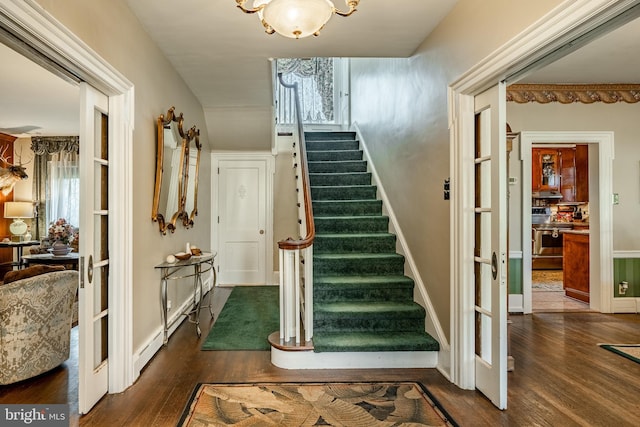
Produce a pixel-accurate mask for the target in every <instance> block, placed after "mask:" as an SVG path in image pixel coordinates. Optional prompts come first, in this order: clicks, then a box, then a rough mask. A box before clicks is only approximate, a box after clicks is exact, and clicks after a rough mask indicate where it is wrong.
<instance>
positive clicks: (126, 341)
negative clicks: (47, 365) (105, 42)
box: [0, 2, 135, 413]
mask: <svg viewBox="0 0 640 427" xmlns="http://www.w3.org/2000/svg"><path fill="white" fill-rule="evenodd" d="M2 12H3V13H2V14H0V29H1V30H2V32H0V41H1V42H2V43H3V44H6V45H8V46H10V47H11V48H13V49H14V50H16V51H17V52H19V53H21V54H23V55H24V56H25V57H27V58H28V59H30V60H31V61H33V62H36V63H38V64H40V65H42V66H43V67H44V68H45V69H47V70H49V71H51V72H53V73H54V74H56V75H58V76H61V77H63V78H64V79H67V80H71V81H74V82H76V83H78V84H79V83H80V82H90V84H91V86H93V87H94V88H96V89H97V90H99V91H101V92H103V93H104V94H106V95H107V96H108V104H109V105H108V107H109V111H110V119H109V122H108V133H105V135H107V134H108V138H106V139H105V140H106V141H108V147H109V149H108V159H109V162H110V163H111V165H112V167H111V168H109V171H108V173H107V174H104V175H102V178H103V179H104V180H108V182H109V190H110V192H109V194H110V198H109V207H108V209H107V212H106V213H108V215H106V213H105V216H106V217H108V218H107V219H105V220H104V222H106V223H107V225H108V228H109V229H110V230H111V233H110V235H109V239H108V244H109V246H110V247H117V250H113V251H111V255H112V256H111V258H110V260H109V267H108V268H109V280H108V289H109V292H108V297H107V306H108V307H109V316H108V320H107V321H106V323H107V325H106V326H107V327H106V328H105V329H103V330H108V331H109V332H108V342H109V349H108V358H109V360H110V369H109V373H108V390H109V392H110V393H116V392H121V391H123V390H124V389H126V388H127V387H128V386H129V385H131V384H132V383H133V381H134V379H135V375H134V364H133V350H132V337H133V331H132V314H133V312H132V288H133V286H132V281H133V279H132V271H133V268H132V267H133V262H132V259H133V247H132V242H131V239H130V236H131V234H132V233H131V232H132V225H131V224H132V223H133V220H132V190H133V173H132V171H133V167H132V166H133V163H132V157H133V155H132V153H133V149H132V148H133V127H134V126H133V111H134V97H133V84H131V82H129V81H128V80H127V79H125V78H124V77H123V76H122V75H120V74H119V73H118V72H117V71H115V69H114V68H113V67H112V66H111V65H109V64H108V63H107V62H105V61H104V60H103V59H102V58H101V57H100V56H98V55H97V54H96V53H95V52H94V51H92V50H90V49H89V48H88V47H87V45H86V44H85V43H84V42H82V41H81V40H80V39H79V38H77V37H75V36H74V35H73V34H72V33H71V32H69V31H68V30H66V28H65V27H64V26H63V25H62V24H60V23H59V22H58V21H57V20H55V18H53V17H52V16H51V15H49V14H47V13H46V12H44V10H43V9H41V8H39V7H38V6H37V5H34V4H31V3H28V2H5V3H3V4H2ZM69 70H73V72H71V71H69ZM79 110H80V108H78V111H79ZM87 129H88V128H87ZM116 136H117V139H118V140H117V144H116V143H113V140H114V139H115V138H116ZM81 180H82V178H81ZM116 195H117V197H116ZM99 214H100V215H102V214H103V213H102V212H100V213H99ZM86 250H87V251H89V250H91V251H92V250H93V248H86ZM81 252H82V249H81ZM86 261H89V260H88V259H87V260H86ZM94 267H95V268H98V269H100V268H101V267H102V266H101V265H100V262H98V264H97V265H95V264H94ZM81 272H82V273H81V275H82V276H83V277H84V276H85V273H86V271H85V269H83V268H81ZM98 274H99V273H98ZM81 305H82V303H81ZM81 313H84V310H82V307H81ZM103 326H104V325H103ZM116 331H117V333H115V332H116ZM80 345H82V343H80ZM92 350H93V349H92ZM90 407H91V406H88V407H86V408H84V409H83V408H80V412H81V413H85V412H87V411H88V410H89V409H90Z"/></svg>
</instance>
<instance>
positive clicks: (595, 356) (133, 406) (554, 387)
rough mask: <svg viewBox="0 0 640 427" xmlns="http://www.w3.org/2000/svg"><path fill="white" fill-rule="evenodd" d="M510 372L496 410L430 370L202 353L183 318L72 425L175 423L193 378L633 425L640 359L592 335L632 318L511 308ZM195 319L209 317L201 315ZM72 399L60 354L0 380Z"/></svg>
mask: <svg viewBox="0 0 640 427" xmlns="http://www.w3.org/2000/svg"><path fill="white" fill-rule="evenodd" d="M511 319H512V320H513V328H512V331H511V338H512V343H511V348H512V353H513V355H514V357H515V371H513V372H510V373H509V408H508V409H507V410H506V411H499V410H497V409H495V408H494V407H493V405H492V404H491V403H490V402H489V401H488V400H487V399H486V398H485V397H484V396H483V395H482V394H481V393H480V392H478V391H473V390H471V391H470V390H460V389H459V388H457V387H456V386H455V385H453V384H451V383H450V382H449V381H448V380H447V379H445V378H444V377H443V376H442V375H441V374H440V373H439V372H438V371H437V370H435V369H388V370H337V371H328V370H327V371H324V370H312V371H290V370H284V369H279V368H276V367H274V366H273V365H271V363H270V357H269V352H264V351H246V352H238V351H235V352H225V351H208V352H207V351H200V344H201V341H202V340H203V339H204V335H203V338H201V339H197V338H196V336H195V333H194V331H193V325H192V324H189V323H184V324H183V325H181V326H180V328H179V329H178V330H177V331H176V333H175V334H174V335H173V336H172V337H171V340H170V341H169V345H168V346H167V347H166V348H164V349H162V350H161V351H160V352H158V354H157V355H156V357H155V358H154V359H153V360H152V361H151V362H150V363H149V365H148V366H147V367H146V368H145V370H144V371H143V373H142V375H141V377H140V378H139V379H138V381H137V382H136V383H135V384H134V385H133V386H132V387H130V388H129V389H128V390H126V391H125V392H124V393H121V394H117V395H108V396H105V397H104V398H103V399H102V400H101V401H100V402H99V403H98V405H97V406H96V407H95V408H94V409H93V410H92V411H91V412H90V413H89V414H88V415H85V416H82V417H80V418H78V416H77V404H72V406H71V411H72V412H73V413H74V416H73V417H72V423H71V425H77V424H78V423H79V424H80V425H82V426H114V425H119V426H173V425H175V424H176V422H177V421H178V419H179V418H180V414H181V413H182V410H183V409H184V406H185V404H186V402H187V400H188V399H189V396H190V394H191V392H192V391H193V388H194V387H195V385H196V384H197V383H200V382H223V383H233V382H252V381H266V382H275V381H350V380H354V381H360V380H362V381H375V380H411V381H420V382H422V383H423V384H424V385H426V386H427V388H428V389H429V390H430V391H431V392H432V393H433V394H434V395H435V397H436V398H437V399H438V400H439V401H440V402H441V403H442V405H443V406H444V407H445V408H446V410H447V411H448V412H449V413H450V414H451V416H452V417H453V418H454V419H455V420H456V421H457V422H458V423H459V424H460V425H461V426H635V425H638V424H640V399H639V396H640V364H638V363H634V362H632V361H630V360H628V359H625V358H623V357H621V356H618V355H616V354H614V353H612V352H609V351H606V350H604V349H602V348H600V347H598V346H597V345H596V344H597V343H602V342H608V343H638V342H640V316H639V315H635V314H630V315H606V314H599V313H543V314H533V315H529V316H522V315H520V316H518V315H515V316H511ZM202 322H203V324H202V326H203V329H204V330H207V329H208V326H209V325H210V322H209V320H208V318H207V317H206V316H205V314H204V313H203V314H202ZM76 399H77V365H75V364H74V362H72V361H70V362H67V363H66V364H65V365H63V366H62V367H60V368H57V369H56V370H54V371H52V372H50V373H48V374H45V375H43V376H41V377H39V378H35V379H32V380H28V381H24V382H22V383H19V384H16V385H12V386H4V387H0V404H2V403H26V402H29V403H64V402H69V401H71V402H75V400H76Z"/></svg>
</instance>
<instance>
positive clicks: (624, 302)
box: [612, 297, 640, 313]
mask: <svg viewBox="0 0 640 427" xmlns="http://www.w3.org/2000/svg"><path fill="white" fill-rule="evenodd" d="M612 306H613V307H612V311H613V313H640V298H633V297H627V298H613V302H612Z"/></svg>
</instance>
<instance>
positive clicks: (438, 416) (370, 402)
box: [178, 382, 458, 427]
mask: <svg viewBox="0 0 640 427" xmlns="http://www.w3.org/2000/svg"><path fill="white" fill-rule="evenodd" d="M178 425H179V426H183V427H195V426H198V427H202V426H228V425H234V426H240V425H242V426H249V425H251V426H267V425H274V426H275V425H278V426H290V427H293V426H350V427H360V426H362V427H371V426H401V425H402V426H457V425H458V424H456V422H455V421H453V419H452V418H451V417H450V416H449V414H447V411H445V410H444V408H443V407H442V406H441V405H440V403H439V402H438V401H437V400H436V399H435V398H434V397H433V395H432V394H431V393H430V392H429V391H428V390H427V388H426V387H424V386H423V385H422V384H420V383H417V382H382V383H376V382H372V383H369V382H364V383H306V384H305V383H279V384H278V383H258V384H199V385H198V386H197V387H196V389H195V391H194V392H193V394H192V396H191V400H190V401H189V403H188V404H187V406H186V408H185V410H184V412H183V415H182V418H181V419H180V422H179V423H178Z"/></svg>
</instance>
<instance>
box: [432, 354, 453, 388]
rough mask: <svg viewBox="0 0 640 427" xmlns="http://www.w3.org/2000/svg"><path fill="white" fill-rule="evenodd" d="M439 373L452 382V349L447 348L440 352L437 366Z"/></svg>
mask: <svg viewBox="0 0 640 427" xmlns="http://www.w3.org/2000/svg"><path fill="white" fill-rule="evenodd" d="M436 369H437V370H438V372H440V373H441V374H442V376H443V377H445V378H446V379H447V380H448V381H450V382H452V381H451V347H449V346H447V347H446V348H442V346H440V351H439V352H438V365H437V366H436Z"/></svg>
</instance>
